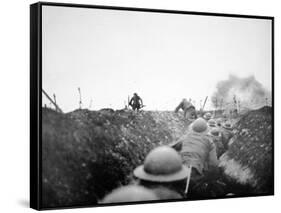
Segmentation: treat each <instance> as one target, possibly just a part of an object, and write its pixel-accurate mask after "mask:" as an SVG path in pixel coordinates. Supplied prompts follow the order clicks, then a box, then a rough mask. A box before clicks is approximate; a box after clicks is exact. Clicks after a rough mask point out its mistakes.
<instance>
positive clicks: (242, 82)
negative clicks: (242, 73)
mask: <svg viewBox="0 0 281 213" xmlns="http://www.w3.org/2000/svg"><path fill="white" fill-rule="evenodd" d="M211 99H212V104H213V106H214V107H215V108H217V109H218V108H222V109H230V110H231V109H234V108H235V107H236V106H237V104H239V108H240V109H257V108H260V107H262V106H265V105H270V106H271V93H270V91H268V90H267V89H265V88H264V87H263V85H262V84H261V83H260V82H258V81H257V80H256V79H255V77H254V76H249V77H246V78H239V77H237V76H234V75H229V78H228V79H227V80H224V81H220V82H218V83H217V86H216V91H215V92H214V94H213V95H212V98H211ZM235 105H236V106H235Z"/></svg>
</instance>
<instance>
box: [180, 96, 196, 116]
mask: <svg viewBox="0 0 281 213" xmlns="http://www.w3.org/2000/svg"><path fill="white" fill-rule="evenodd" d="M180 109H182V110H183V112H184V118H187V119H193V118H197V115H196V111H195V107H194V106H193V104H192V103H191V100H190V99H189V101H187V100H186V99H185V98H184V99H182V101H181V102H180V104H179V105H178V106H177V107H176V109H175V113H177V112H178V111H179V110H180Z"/></svg>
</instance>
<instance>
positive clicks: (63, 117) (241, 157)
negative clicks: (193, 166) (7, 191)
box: [42, 107, 273, 207]
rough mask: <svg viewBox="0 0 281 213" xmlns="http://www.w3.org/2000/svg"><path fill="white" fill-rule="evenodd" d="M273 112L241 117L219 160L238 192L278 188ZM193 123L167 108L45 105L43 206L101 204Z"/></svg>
mask: <svg viewBox="0 0 281 213" xmlns="http://www.w3.org/2000/svg"><path fill="white" fill-rule="evenodd" d="M271 115H272V112H271V108H270V107H264V108H262V109H260V110H257V111H251V112H249V113H247V114H245V115H243V116H242V117H240V118H239V119H236V126H235V128H236V130H235V131H236V136H235V137H234V139H233V140H232V141H231V145H230V149H229V151H228V152H226V153H225V154H224V155H222V156H221V159H220V161H221V167H222V168H223V169H224V171H225V172H224V174H225V178H226V179H227V180H228V183H230V184H229V185H230V187H232V188H233V187H234V188H239V191H237V192H236V193H238V194H241V195H243V193H245V194H246V193H249V192H251V193H253V194H255V193H256V194H263V193H272V192H273V189H272V187H273V186H272V177H273V176H272V168H271V165H272V158H271V157H272V126H271V119H272V118H271ZM189 124H190V122H189V121H186V120H184V119H183V115H182V114H175V113H174V112H168V111H167V112H155V111H143V112H139V113H137V112H133V111H128V110H126V111H125V110H119V111H113V110H110V109H105V110H100V111H89V110H76V111H73V112H71V113H67V114H62V113H58V112H55V111H53V110H51V109H47V108H44V109H43V110H42V125H43V127H42V157H43V159H42V160H43V161H42V162H43V165H42V187H43V193H42V195H43V196H42V197H43V199H42V202H43V206H44V207H58V206H73V205H93V204H96V203H97V201H98V200H99V199H101V198H102V197H104V195H105V194H107V193H108V192H110V191H111V190H112V189H114V188H116V187H118V186H120V185H124V184H128V183H129V182H130V181H131V180H132V176H131V174H132V170H133V169H134V168H135V167H136V166H138V165H140V164H142V162H143V160H144V157H145V156H146V154H147V153H148V152H149V151H150V150H151V149H153V148H154V147H156V146H159V145H163V144H170V143H172V142H174V141H175V140H176V139H178V138H180V137H181V136H182V135H184V134H185V133H186V131H187V127H188V125H189ZM238 186H239V187H238ZM243 186H245V188H243ZM243 190H244V191H243Z"/></svg>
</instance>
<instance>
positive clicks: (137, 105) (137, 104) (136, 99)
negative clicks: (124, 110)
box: [129, 93, 143, 111]
mask: <svg viewBox="0 0 281 213" xmlns="http://www.w3.org/2000/svg"><path fill="white" fill-rule="evenodd" d="M129 106H131V107H132V108H133V110H137V111H139V110H140V109H141V108H142V107H143V101H142V99H141V97H140V96H138V94H137V93H134V96H133V97H132V98H131V100H130V102H129Z"/></svg>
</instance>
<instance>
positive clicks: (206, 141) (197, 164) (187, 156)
mask: <svg viewBox="0 0 281 213" xmlns="http://www.w3.org/2000/svg"><path fill="white" fill-rule="evenodd" d="M208 132H209V129H208V125H207V122H206V121H205V120H204V119H203V118H198V119H196V120H195V121H194V122H193V123H192V124H191V127H190V130H189V132H188V133H187V135H184V136H183V137H182V138H180V139H179V140H178V141H176V143H174V144H172V145H171V146H172V147H173V148H174V149H175V150H177V151H178V152H179V153H180V154H181V156H182V160H183V162H184V164H185V165H189V166H192V170H191V179H190V187H189V188H190V191H189V193H188V197H189V198H204V197H217V196H222V195H223V193H224V183H223V182H220V181H219V178H220V169H219V167H218V163H219V162H218V158H217V152H216V146H215V144H214V142H213V140H212V139H211V137H210V135H209V134H208Z"/></svg>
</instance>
